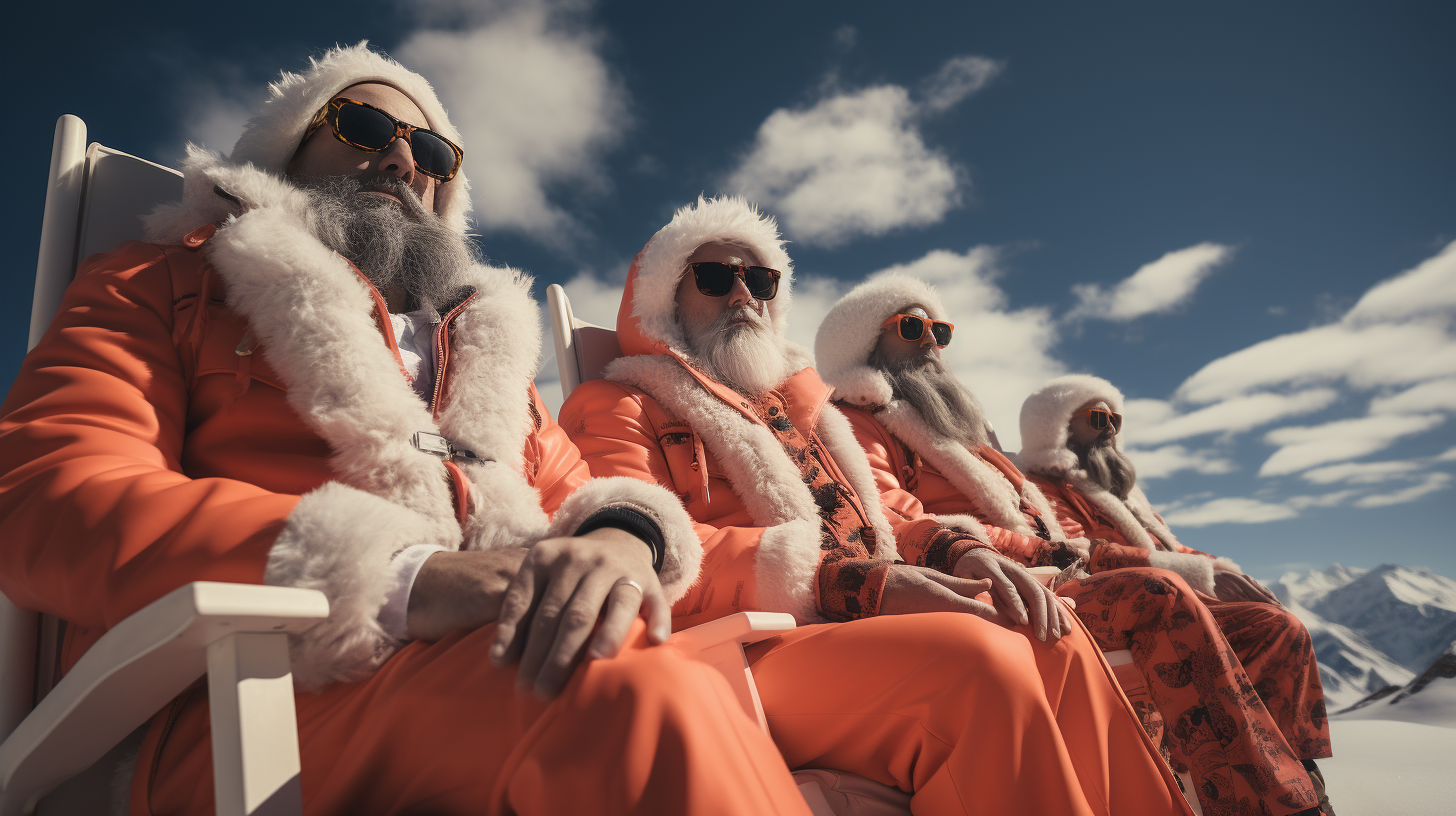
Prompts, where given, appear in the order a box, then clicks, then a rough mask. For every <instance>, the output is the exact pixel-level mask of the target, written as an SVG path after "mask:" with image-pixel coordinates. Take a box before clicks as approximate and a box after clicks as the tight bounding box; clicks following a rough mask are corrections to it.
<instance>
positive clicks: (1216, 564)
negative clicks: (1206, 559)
mask: <svg viewBox="0 0 1456 816" xmlns="http://www.w3.org/2000/svg"><path fill="white" fill-rule="evenodd" d="M1213 568H1214V569H1215V570H1218V571H1219V572H1237V573H1238V574H1240V575H1243V574H1244V568H1243V567H1240V566H1239V565H1238V564H1235V563H1234V560H1233V559H1232V558H1228V557H1225V556H1219V557H1218V558H1215V559H1213Z"/></svg>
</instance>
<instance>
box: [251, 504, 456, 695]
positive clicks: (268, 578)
mask: <svg viewBox="0 0 1456 816" xmlns="http://www.w3.org/2000/svg"><path fill="white" fill-rule="evenodd" d="M414 544H438V545H441V546H447V547H448V548H450V549H453V548H454V546H455V544H454V542H453V541H449V542H447V541H442V540H439V539H436V538H433V537H432V534H431V525H430V524H429V522H428V521H427V520H426V519H425V518H423V517H422V516H420V515H419V514H418V513H414V512H412V511H410V510H408V509H406V508H404V507H401V506H399V505H398V504H395V503H393V502H389V501H385V500H383V499H380V498H379V497H377V496H372V495H370V494H368V493H365V492H363V491H360V490H356V489H354V488H351V487H346V486H344V485H341V484H339V483H337V482H329V483H327V484H325V485H323V486H322V487H320V488H318V489H316V490H313V491H311V492H309V493H308V494H306V495H304V496H303V498H302V499H300V500H299V502H298V504H297V505H296V506H295V507H294V509H293V512H292V513H290V514H289V516H288V520H287V522H285V524H284V526H283V531H282V532H280V533H279V534H278V539H277V541H275V542H274V544H273V549H272V550H271V551H270V552H269V553H268V563H267V566H266V567H265V568H264V572H263V582H264V583H266V584H269V585H272V586H289V587H302V588H306V589H317V590H320V591H321V592H323V593H324V594H325V595H327V596H328V599H329V617H328V619H327V620H325V621H324V622H323V623H321V624H319V625H317V626H315V627H313V628H312V629H309V630H308V631H307V632H304V633H303V634H302V635H297V636H294V637H293V638H292V650H291V651H292V658H293V679H294V682H295V683H296V684H298V686H299V687H300V688H303V689H307V690H315V689H318V688H320V687H322V686H324V685H327V684H329V683H333V682H349V681H354V680H360V679H362V678H364V677H367V676H368V675H369V674H370V673H372V672H373V671H374V670H375V669H377V668H378V667H379V666H380V664H382V663H383V662H384V661H385V659H386V658H388V657H389V656H390V655H391V654H393V652H394V650H395V649H396V648H398V646H399V641H396V640H394V639H393V638H391V637H389V636H388V635H386V634H385V633H384V630H383V628H381V627H380V625H379V619H378V615H379V609H380V607H382V606H383V605H384V601H385V598H386V596H387V595H388V593H389V588H390V582H391V580H392V573H391V571H390V569H389V563H390V560H391V558H392V557H393V556H394V554H395V553H396V552H399V551H400V550H402V549H404V548H405V547H408V546H411V545H414Z"/></svg>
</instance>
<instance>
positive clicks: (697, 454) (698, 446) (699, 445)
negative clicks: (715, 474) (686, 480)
mask: <svg viewBox="0 0 1456 816" xmlns="http://www.w3.org/2000/svg"><path fill="white" fill-rule="evenodd" d="M693 464H694V465H696V466H697V467H696V470H697V471H698V473H699V475H701V476H702V477H703V504H712V502H713V496H712V494H710V493H709V492H708V454H707V452H706V451H704V450H703V438H702V437H700V436H698V435H697V434H693Z"/></svg>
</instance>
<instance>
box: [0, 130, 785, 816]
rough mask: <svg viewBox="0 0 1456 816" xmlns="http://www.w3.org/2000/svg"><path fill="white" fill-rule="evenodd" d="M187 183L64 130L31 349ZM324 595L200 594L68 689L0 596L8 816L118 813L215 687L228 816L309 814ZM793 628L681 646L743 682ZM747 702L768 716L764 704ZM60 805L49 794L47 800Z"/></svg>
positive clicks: (233, 588) (122, 628)
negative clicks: (121, 779)
mask: <svg viewBox="0 0 1456 816" xmlns="http://www.w3.org/2000/svg"><path fill="white" fill-rule="evenodd" d="M181 192H182V177H181V175H180V174H179V173H177V172H176V171H175V170H171V169H169V168H166V167H163V166H162V165H159V164H154V163H152V162H148V161H145V160H143V159H139V158H137V157H135V156H129V155H127V154H125V153H121V152H119V151H117V150H113V149H111V148H108V147H104V146H102V145H100V144H94V143H93V144H91V145H90V146H89V147H87V145H86V125H85V123H84V122H82V121H81V120H80V119H79V118H77V117H75V116H70V115H66V116H62V117H61V118H60V120H59V121H58V122H57V123H56V136H55V144H54V147H53V150H52V154H51V169H50V180H49V184H48V187H47V190H46V205H45V218H44V221H43V223H42V226H41V248H40V259H39V263H38V265H37V269H36V286H35V299H34V303H33V306H32V310H31V326H30V338H29V345H28V346H27V347H28V348H33V347H34V346H35V344H36V343H37V342H39V340H40V338H41V336H42V335H43V334H44V333H45V329H46V327H47V326H48V325H49V324H50V321H51V318H52V317H53V316H54V314H55V312H56V309H57V308H58V307H59V305H60V302H61V297H62V295H63V293H64V292H65V289H66V286H67V285H69V284H70V282H71V279H72V278H73V277H74V275H75V271H76V265H77V264H78V263H79V262H80V261H81V260H83V259H85V258H86V257H87V256H89V255H91V254H94V253H95V252H99V251H104V250H107V249H110V248H111V247H112V246H114V245H116V244H117V243H120V242H121V241H124V240H127V239H134V238H140V237H141V234H142V227H141V222H140V220H139V217H140V216H141V215H142V214H144V213H146V212H149V211H150V210H151V209H152V208H153V207H155V206H156V205H157V204H159V203H163V202H167V201H172V200H175V199H177V198H178V197H180V195H181ZM328 610H329V607H328V601H327V600H326V599H325V597H324V595H323V594H322V593H320V592H318V591H316V590H311V589H290V588H283V587H268V586H255V585H247V584H223V583H213V582H198V583H193V584H188V585H187V586H184V587H181V588H179V589H177V590H175V591H174V592H172V593H170V594H168V595H167V596H165V597H163V598H161V599H159V600H157V601H156V602H154V603H152V604H151V605H150V606H147V607H146V608H144V609H142V610H141V611H139V612H137V613H136V614H134V615H132V616H131V617H129V618H127V619H126V620H124V621H122V622H121V623H120V624H118V625H117V626H116V627H115V628H113V629H112V630H111V631H110V632H108V633H107V634H106V635H105V636H104V637H103V638H101V639H100V640H99V641H98V642H97V643H96V645H94V646H93V647H92V648H91V649H90V650H89V651H88V652H87V653H86V654H85V656H83V657H82V658H81V660H80V661H79V662H78V663H77V664H76V666H75V667H74V668H72V670H71V671H70V672H69V673H67V674H66V676H65V678H64V679H61V680H60V681H59V682H57V676H58V674H59V671H58V669H59V653H60V639H61V637H62V634H63V630H64V626H63V624H61V623H60V622H59V621H56V620H55V619H54V618H49V617H48V616H38V615H36V614H35V613H33V612H29V611H26V610H22V609H19V608H17V607H16V606H15V605H14V604H12V603H11V602H10V601H9V599H8V598H5V597H4V596H3V595H0V816H20V814H29V813H32V812H35V813H41V814H57V815H60V814H66V815H69V814H77V815H78V816H80V815H81V814H84V815H85V816H94V814H100V813H108V812H111V810H112V805H113V796H112V794H113V782H114V780H113V777H114V776H115V774H116V771H117V770H118V768H119V767H120V766H122V765H123V759H124V756H125V754H126V749H127V748H128V747H129V746H130V747H135V745H136V743H137V742H138V741H139V738H140V735H141V734H142V733H143V731H142V726H144V725H145V724H146V722H147V721H148V720H149V719H150V718H151V717H152V715H153V714H154V713H156V712H157V711H158V710H160V709H161V708H162V707H163V706H165V705H166V703H167V701H168V700H170V699H172V698H173V697H175V696H176V695H178V694H179V693H181V692H182V691H183V690H185V689H186V688H187V687H188V686H190V685H192V684H193V682H195V681H196V680H198V679H199V678H200V677H202V676H203V675H204V674H206V675H207V683H208V695H209V702H210V716H211V721H212V749H213V779H214V784H215V788H216V792H217V793H216V812H217V813H218V815H219V816H240V815H241V814H259V816H261V815H262V814H268V815H269V816H290V815H291V814H299V813H301V811H302V801H301V798H300V787H299V785H300V779H299V769H300V763H299V750H298V729H297V722H296V714H295V710H294V705H293V680H292V676H291V674H290V667H289V662H288V637H287V636H288V635H289V634H290V633H297V632H302V631H304V630H306V629H308V628H309V627H310V626H312V625H314V624H316V623H317V622H318V621H320V620H323V619H324V618H326V617H328ZM793 626H794V620H793V617H792V616H790V615H775V614H769V613H743V614H740V615H734V616H732V617H730V618H725V619H723V620H719V621H714V622H713V623H711V624H707V625H704V626H700V627H695V628H693V629H690V630H688V631H686V632H680V633H678V634H677V635H676V636H675V638H676V639H677V640H678V641H679V642H681V643H683V644H685V645H690V646H693V647H696V648H697V649H698V653H699V657H700V659H702V660H705V661H706V662H708V663H710V664H712V665H714V666H715V667H717V668H718V669H719V670H720V671H722V672H723V673H724V674H725V675H727V676H728V677H729V679H730V681H731V680H732V679H733V675H734V673H735V672H736V673H744V672H746V671H747V669H748V667H747V664H746V662H745V661H744V658H743V648H742V644H744V643H752V642H756V641H758V640H762V639H764V638H767V637H770V636H772V635H773V634H775V633H776V632H779V631H783V630H784V629H792V628H793ZM741 686H742V684H741V683H739V684H737V685H736V686H735V688H736V689H740V702H742V703H743V704H744V705H745V706H747V707H749V708H750V709H757V710H758V711H760V712H761V711H762V708H761V707H760V706H759V705H758V699H757V696H756V695H748V696H742V693H741ZM48 794H49V795H48Z"/></svg>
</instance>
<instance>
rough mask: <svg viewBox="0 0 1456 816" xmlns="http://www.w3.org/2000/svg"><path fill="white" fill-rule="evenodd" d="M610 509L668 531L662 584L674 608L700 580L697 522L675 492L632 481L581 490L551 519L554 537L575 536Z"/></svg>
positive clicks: (606, 481) (594, 483) (616, 479)
mask: <svg viewBox="0 0 1456 816" xmlns="http://www.w3.org/2000/svg"><path fill="white" fill-rule="evenodd" d="M606 507H626V508H629V509H632V510H636V511H637V512H639V513H641V514H643V515H644V516H647V517H648V518H650V519H652V520H653V521H654V522H656V523H657V527H658V529H659V530H661V531H662V537H663V541H664V544H665V552H664V553H663V556H662V569H660V570H658V572H657V580H658V581H660V582H661V583H662V591H663V594H664V595H666V596H667V602H668V603H670V604H671V603H677V602H678V601H679V600H680V599H681V598H682V597H683V596H684V595H686V594H687V592H688V588H689V587H691V586H692V585H693V582H695V581H697V580H698V572H699V571H700V570H701V569H702V565H703V545H702V544H701V543H700V542H699V541H698V534H697V532H696V531H695V530H694V529H693V520H692V518H691V517H690V516H689V515H688V511H687V510H685V509H683V506H682V502H680V501H678V498H677V496H675V495H673V494H672V492H671V491H669V490H666V489H665V488H662V487H660V486H658V485H655V484H649V483H647V482H644V481H642V480H641V479H634V478H632V477H630V476H611V477H608V478H603V479H592V480H591V481H590V482H587V483H586V484H584V485H582V486H581V487H579V488H577V489H576V491H575V492H574V493H572V494H571V497H570V498H568V499H567V500H566V501H565V502H563V503H562V505H561V508H560V509H558V510H557V511H556V516H555V517H554V518H552V519H551V529H550V531H549V532H548V535H552V536H569V535H574V534H575V533H576V530H577V528H578V527H580V526H581V524H582V522H583V521H586V519H587V518H589V517H590V516H591V515H592V514H594V513H596V512H597V511H599V510H601V509H603V508H606Z"/></svg>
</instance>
